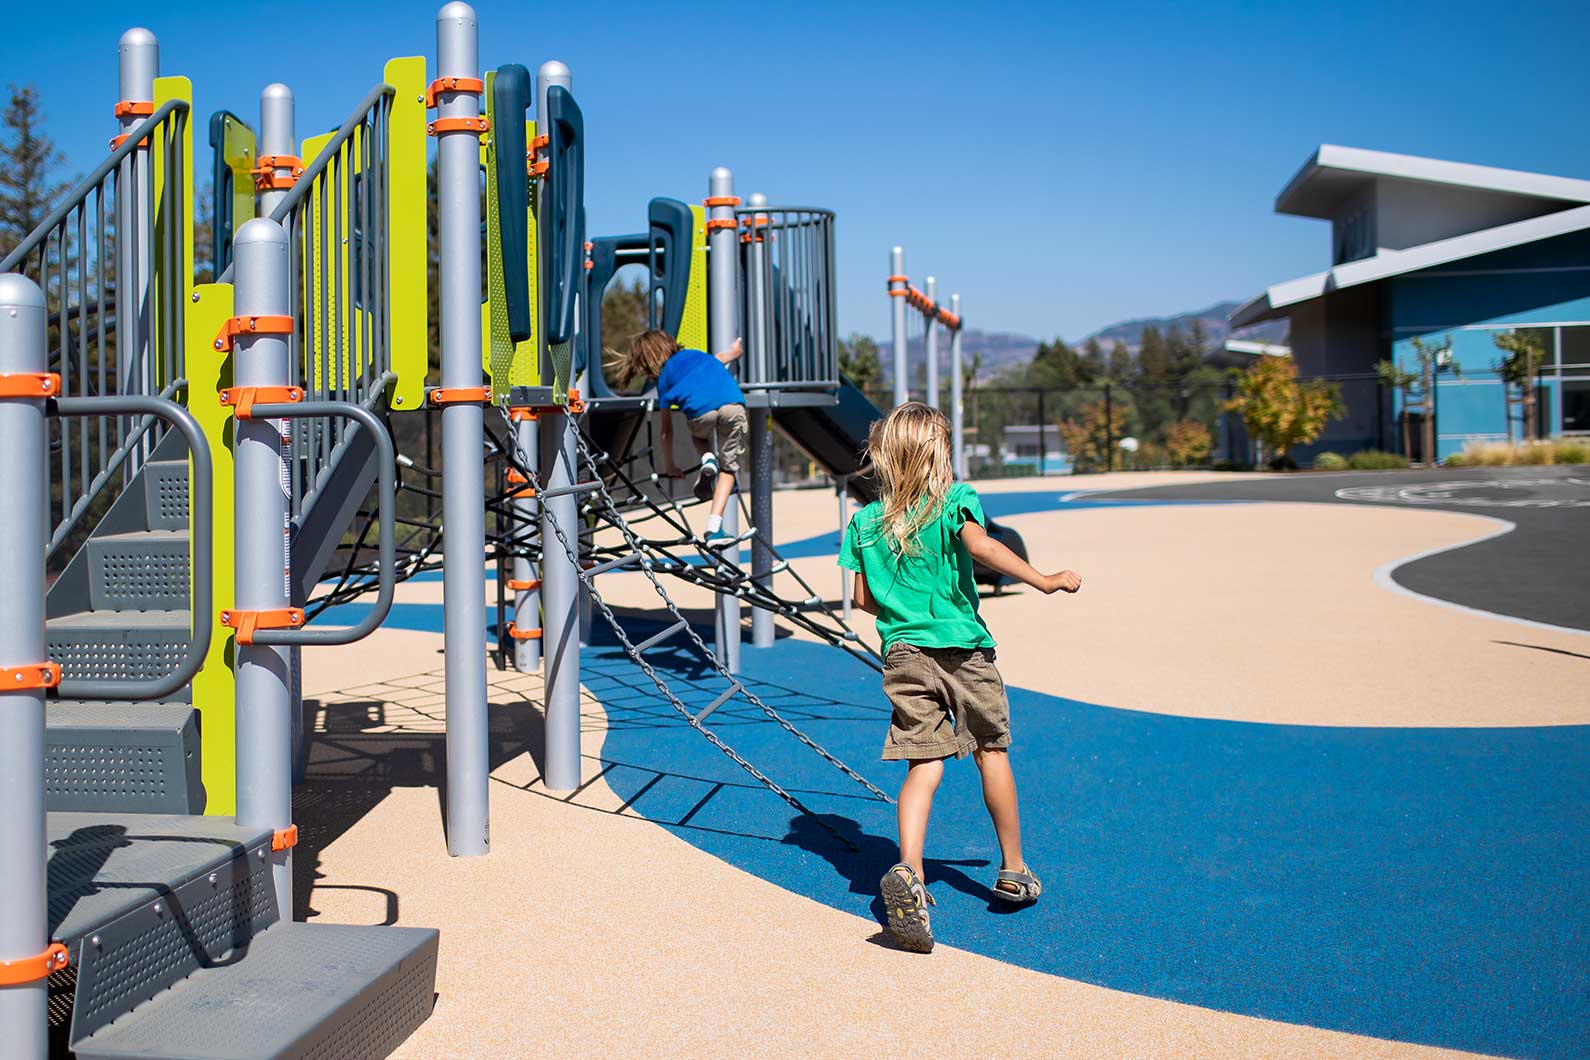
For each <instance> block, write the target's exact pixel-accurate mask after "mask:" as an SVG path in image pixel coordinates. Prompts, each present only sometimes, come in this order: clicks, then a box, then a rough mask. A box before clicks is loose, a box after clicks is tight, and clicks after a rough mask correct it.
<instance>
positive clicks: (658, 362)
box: [619, 328, 750, 548]
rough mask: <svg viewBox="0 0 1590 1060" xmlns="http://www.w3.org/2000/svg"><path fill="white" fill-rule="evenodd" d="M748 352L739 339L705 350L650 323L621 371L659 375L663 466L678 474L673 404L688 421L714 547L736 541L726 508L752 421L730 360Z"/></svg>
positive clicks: (632, 342) (634, 341)
mask: <svg viewBox="0 0 1590 1060" xmlns="http://www.w3.org/2000/svg"><path fill="white" fill-rule="evenodd" d="M744 352H745V348H744V345H743V344H742V343H741V341H740V340H739V339H735V340H734V345H733V346H731V347H730V348H729V349H727V350H725V351H724V352H722V353H720V354H718V355H717V356H713V355H711V354H708V353H705V352H704V351H702V350H692V349H686V348H685V347H683V346H680V345H679V343H678V342H676V341H674V337H673V336H672V335H670V334H668V333H667V332H666V331H659V330H657V329H656V328H651V329H648V330H646V331H642V332H641V333H640V334H638V335H636V336H635V337H634V338H633V339H631V340H630V342H629V353H628V355H627V356H625V357H623V358H622V359H621V362H620V366H619V367H620V370H621V371H622V372H623V373H624V375H626V376H627V377H629V378H634V377H635V376H639V375H646V376H651V377H653V378H655V379H656V380H657V411H658V412H660V413H662V452H663V466H664V470H665V472H666V473H667V475H668V476H669V477H670V478H678V477H679V475H680V471H679V466H678V464H677V463H676V462H675V460H674V449H673V442H674V431H673V414H672V412H671V411H670V408H672V407H678V409H679V410H680V411H681V412H683V413H684V414H685V420H686V422H688V423H689V424H690V440H691V441H692V442H693V443H694V444H695V447H696V452H698V453H699V454H701V477H700V478H699V479H698V480H697V482H696V496H697V497H700V498H701V499H702V500H706V499H707V498H708V497H710V498H711V499H712V506H711V508H710V509H709V512H708V515H707V532H706V542H707V544H708V546H710V547H712V548H723V547H724V546H727V545H731V544H734V543H735V538H733V537H732V536H730V535H728V534H725V533H724V532H723V512H724V509H725V508H727V507H728V504H729V498H730V497H731V496H733V494H734V485H735V479H736V476H738V475H739V473H740V460H741V458H742V457H744V456H745V440H746V435H747V434H748V433H749V428H750V421H749V419H748V417H747V416H746V412H745V395H744V394H743V393H741V391H740V385H739V384H738V383H736V382H735V381H734V376H732V375H730V374H729V367H728V366H729V365H731V364H733V363H734V362H735V361H736V360H738V359H739V357H740V355H741V354H742V353H744Z"/></svg>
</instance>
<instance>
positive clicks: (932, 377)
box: [922, 276, 939, 409]
mask: <svg viewBox="0 0 1590 1060" xmlns="http://www.w3.org/2000/svg"><path fill="white" fill-rule="evenodd" d="M923 293H924V294H926V295H927V299H928V301H929V302H930V303H931V304H932V305H933V307H934V308H933V312H931V313H928V314H926V315H925V316H924V317H923V318H922V332H923V338H922V350H923V355H924V356H925V357H926V358H927V403H928V407H929V408H935V409H936V408H938V407H939V318H938V297H939V282H938V280H937V279H935V278H934V277H932V276H929V277H928V278H927V290H926V291H924V292H923Z"/></svg>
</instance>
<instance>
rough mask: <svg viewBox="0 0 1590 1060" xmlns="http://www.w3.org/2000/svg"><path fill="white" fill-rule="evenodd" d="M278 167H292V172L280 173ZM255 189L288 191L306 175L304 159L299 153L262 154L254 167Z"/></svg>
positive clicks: (252, 171) (251, 171)
mask: <svg viewBox="0 0 1590 1060" xmlns="http://www.w3.org/2000/svg"><path fill="white" fill-rule="evenodd" d="M278 169H291V170H292V172H291V173H285V174H283V173H278V172H276V171H277V170H278ZM249 172H250V173H252V174H253V175H254V190H255V191H286V190H287V189H288V188H290V187H292V186H293V185H294V184H297V183H298V178H299V177H301V176H303V175H304V160H303V159H302V158H299V157H298V156H297V155H260V156H259V158H258V159H257V160H256V161H255V164H254V168H253V169H251V170H249Z"/></svg>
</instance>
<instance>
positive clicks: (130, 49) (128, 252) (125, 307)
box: [116, 27, 160, 482]
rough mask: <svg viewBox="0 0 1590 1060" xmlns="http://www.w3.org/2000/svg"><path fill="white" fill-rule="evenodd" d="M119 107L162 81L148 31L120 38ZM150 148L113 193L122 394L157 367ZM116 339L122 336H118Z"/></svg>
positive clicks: (134, 159) (126, 121)
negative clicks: (126, 353) (124, 350)
mask: <svg viewBox="0 0 1590 1060" xmlns="http://www.w3.org/2000/svg"><path fill="white" fill-rule="evenodd" d="M117 58H118V66H119V71H118V72H119V77H118V87H119V90H120V100H119V101H120V102H123V103H145V104H153V102H154V98H155V78H156V77H159V76H160V42H159V41H158V40H156V39H155V35H154V34H153V33H151V32H149V31H148V30H147V29H143V28H141V27H134V28H132V29H130V30H128V31H127V32H125V33H123V34H122V35H121V40H120V42H119V43H118V45H117ZM148 117H149V116H148V115H147V114H123V115H122V116H121V119H120V121H121V131H122V132H123V133H126V132H128V131H130V130H131V129H133V128H134V127H135V126H137V125H139V124H140V123H142V122H143V121H145V120H146V119H147V118H148ZM152 178H153V173H152V171H151V169H150V159H149V148H148V147H147V146H144V147H139V148H137V149H136V150H134V151H133V152H132V153H131V154H129V155H128V156H127V157H126V159H125V160H124V161H123V162H122V164H121V174H120V178H119V187H118V188H117V192H116V200H117V202H116V207H117V214H118V216H117V219H116V223H117V229H116V232H117V241H118V243H119V244H120V247H119V249H120V251H121V255H122V266H121V268H119V269H118V270H117V271H116V283H117V299H116V308H117V312H118V316H119V315H121V314H122V313H126V314H127V324H126V331H125V332H123V333H122V334H125V336H126V341H127V345H128V346H129V347H130V348H131V353H132V356H130V357H124V358H118V360H117V377H118V378H117V382H118V385H119V388H120V390H121V392H122V393H123V394H152V393H156V392H158V391H159V389H160V387H159V386H157V385H154V371H155V361H154V356H153V351H152V349H151V347H150V342H151V336H152V334H153V325H154V320H153V302H152V299H151V296H152V294H153V289H152V288H153V283H154V274H153V271H152V269H153V262H154V255H153V254H152V253H151V249H152V248H151V245H150V240H151V239H152V238H153V237H154V225H153V223H152V222H153V216H154V205H153V202H152V198H153V191H154V183H153V179H152ZM118 337H120V336H118ZM151 444H152V442H151V440H150V438H149V436H148V435H145V436H144V440H143V441H141V442H140V443H139V444H138V445H137V446H136V447H135V449H134V451H133V452H131V453H129V454H128V459H127V462H126V464H125V467H126V469H127V472H126V473H127V477H128V481H129V482H130V481H131V480H132V476H133V475H135V474H137V472H138V469H139V468H140V467H142V466H143V462H144V460H145V459H146V458H147V457H148V455H149V451H150V446H151Z"/></svg>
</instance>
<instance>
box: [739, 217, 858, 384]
mask: <svg viewBox="0 0 1590 1060" xmlns="http://www.w3.org/2000/svg"><path fill="white" fill-rule="evenodd" d="M734 213H735V216H736V217H737V218H738V219H739V222H740V232H741V235H740V275H741V283H740V299H741V311H742V312H741V319H742V320H743V321H744V322H745V323H744V327H745V329H746V336H745V342H746V353H747V357H746V365H747V367H746V382H744V383H742V384H741V386H742V387H743V388H744V389H747V390H821V389H831V388H833V387H836V386H838V385H839V354H838V324H837V314H836V312H835V305H834V275H835V272H834V213H833V211H832V210H823V209H819V208H817V207H812V206H742V207H739V208H737V209H736V210H735V211H734Z"/></svg>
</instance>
